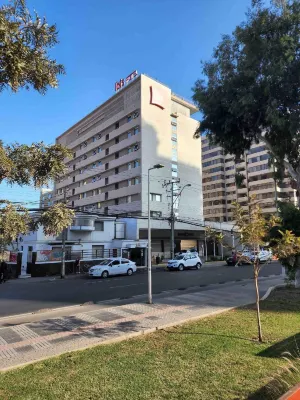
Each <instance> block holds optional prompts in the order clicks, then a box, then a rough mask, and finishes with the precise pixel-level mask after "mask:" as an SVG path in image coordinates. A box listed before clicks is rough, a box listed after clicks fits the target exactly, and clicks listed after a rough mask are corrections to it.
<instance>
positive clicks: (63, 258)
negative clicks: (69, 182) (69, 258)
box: [60, 187, 68, 279]
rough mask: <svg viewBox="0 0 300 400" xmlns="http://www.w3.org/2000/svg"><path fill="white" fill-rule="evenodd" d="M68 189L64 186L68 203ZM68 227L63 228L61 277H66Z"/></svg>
mask: <svg viewBox="0 0 300 400" xmlns="http://www.w3.org/2000/svg"><path fill="white" fill-rule="evenodd" d="M67 191H68V188H67V187H65V188H64V200H63V203H64V204H67ZM67 229H68V228H64V229H63V230H62V235H61V236H62V238H61V244H62V255H61V270H60V278H61V279H64V278H65V276H66V236H67Z"/></svg>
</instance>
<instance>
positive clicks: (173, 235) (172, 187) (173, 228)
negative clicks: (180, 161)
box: [163, 178, 192, 259]
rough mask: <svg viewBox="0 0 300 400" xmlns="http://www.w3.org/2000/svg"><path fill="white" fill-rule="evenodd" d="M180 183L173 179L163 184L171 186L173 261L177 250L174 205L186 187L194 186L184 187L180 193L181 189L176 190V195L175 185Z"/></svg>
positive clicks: (178, 180)
mask: <svg viewBox="0 0 300 400" xmlns="http://www.w3.org/2000/svg"><path fill="white" fill-rule="evenodd" d="M178 183H180V179H179V178H177V179H172V180H171V181H169V182H165V183H164V184H163V187H168V186H171V195H170V197H171V215H170V223H171V259H174V248H175V213H174V205H175V202H176V201H177V200H178V199H179V197H180V196H181V193H182V192H183V190H184V189H185V188H186V187H190V186H192V185H191V184H190V183H188V184H187V185H184V186H183V188H182V189H181V190H180V192H179V193H178V190H179V188H176V193H174V185H177V184H178Z"/></svg>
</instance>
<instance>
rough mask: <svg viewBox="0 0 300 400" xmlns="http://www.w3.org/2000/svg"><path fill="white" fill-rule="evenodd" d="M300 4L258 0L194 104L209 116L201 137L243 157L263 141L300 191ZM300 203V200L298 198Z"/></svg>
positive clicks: (200, 85) (211, 64) (228, 38)
mask: <svg viewBox="0 0 300 400" xmlns="http://www.w3.org/2000/svg"><path fill="white" fill-rule="evenodd" d="M299 43H300V1H299V0H286V1H283V0H277V1H273V2H272V4H271V6H264V2H263V1H262V0H253V1H252V8H251V9H250V10H249V12H248V13H247V17H246V21H245V22H243V23H241V24H240V25H239V26H237V27H236V28H235V30H234V32H233V33H232V34H231V35H224V36H223V38H222V41H221V42H220V43H219V45H218V46H217V48H216V49H215V50H214V52H213V57H212V60H211V61H208V62H205V63H204V64H203V69H202V73H203V75H204V79H200V80H198V81H197V82H196V84H195V87H194V89H193V90H194V95H193V98H194V101H195V102H196V103H197V105H198V107H199V109H200V111H201V112H202V115H203V118H202V121H201V124H200V127H199V128H198V130H197V132H196V133H195V137H199V136H200V135H201V134H207V135H208V137H209V139H210V142H211V143H212V144H218V145H221V146H222V147H223V148H224V149H225V152H227V153H231V154H235V155H236V156H237V157H240V156H241V155H242V154H243V153H244V151H245V150H248V149H249V148H250V146H251V145H252V144H253V143H258V142H259V141H262V142H264V143H265V146H266V148H267V149H268V150H269V151H270V153H271V154H272V160H273V163H274V164H275V166H276V167H277V170H278V171H280V172H281V176H282V174H283V172H284V170H285V169H286V170H287V171H288V173H289V175H290V177H291V178H292V179H293V180H294V183H295V187H296V189H297V190H298V194H299V193H300V133H299V121H300V106H299V104H300V90H299V87H300V51H299V49H300V45H299ZM298 202H299V205H300V197H298Z"/></svg>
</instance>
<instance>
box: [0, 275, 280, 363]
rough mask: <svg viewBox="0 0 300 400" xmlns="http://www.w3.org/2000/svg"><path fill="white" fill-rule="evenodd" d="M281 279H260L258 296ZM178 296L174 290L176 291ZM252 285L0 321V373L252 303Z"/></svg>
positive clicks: (238, 285) (169, 295)
mask: <svg viewBox="0 0 300 400" xmlns="http://www.w3.org/2000/svg"><path fill="white" fill-rule="evenodd" d="M280 283H282V278H281V277H276V278H263V279H261V280H260V290H261V295H263V294H265V293H266V291H267V289H268V288H269V287H270V286H274V285H277V284H280ZM177 293H178V292H177ZM254 300H255V291H254V285H253V281H252V280H249V281H244V282H241V283H235V284H232V285H227V286H226V287H223V286H219V287H218V288H214V289H212V290H206V291H197V292H193V293H183V294H176V295H174V294H173V295H172V294H171V293H169V294H166V295H165V296H155V298H154V302H155V304H153V305H149V304H145V303H142V302H138V301H137V300H136V301H135V302H133V303H130V304H126V305H121V306H111V307H109V306H107V307H105V308H103V305H100V304H99V307H97V306H95V305H94V306H93V308H92V311H85V310H84V309H83V310H82V312H79V313H76V312H75V313H74V314H73V315H67V316H60V317H56V318H47V317H46V319H45V316H43V314H41V315H40V316H39V320H35V321H33V322H27V323H23V324H18V323H17V320H18V317H17V316H16V317H11V318H7V319H4V323H3V322H2V326H5V327H3V328H1V329H0V370H6V369H10V368H13V367H17V366H21V365H23V364H27V363H32V362H34V361H37V360H42V359H46V358H49V357H52V356H56V355H59V354H62V353H65V352H69V351H74V350H79V349H84V348H87V347H92V346H95V345H98V344H102V343H111V342H115V341H119V340H124V339H126V338H130V337H134V336H137V335H140V334H144V333H149V332H153V331H155V330H157V329H161V328H164V327H167V326H172V325H177V324H180V323H183V322H186V321H189V320H193V319H198V318H203V317H206V316H210V315H213V314H217V313H220V312H224V311H226V310H229V309H231V308H233V307H237V306H241V305H245V304H249V303H252V302H254Z"/></svg>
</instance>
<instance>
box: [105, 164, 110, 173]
mask: <svg viewBox="0 0 300 400" xmlns="http://www.w3.org/2000/svg"><path fill="white" fill-rule="evenodd" d="M108 168H109V163H106V164H105V171H107V170H108Z"/></svg>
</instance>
